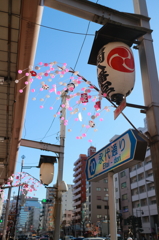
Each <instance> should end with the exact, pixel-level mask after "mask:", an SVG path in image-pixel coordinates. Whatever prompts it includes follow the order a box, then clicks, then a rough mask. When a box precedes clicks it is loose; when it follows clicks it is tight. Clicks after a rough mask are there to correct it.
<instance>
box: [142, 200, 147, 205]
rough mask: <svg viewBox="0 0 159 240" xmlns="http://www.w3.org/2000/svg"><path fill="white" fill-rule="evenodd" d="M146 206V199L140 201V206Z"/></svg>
mask: <svg viewBox="0 0 159 240" xmlns="http://www.w3.org/2000/svg"><path fill="white" fill-rule="evenodd" d="M146 205H147V199H146V198H145V199H141V206H146Z"/></svg>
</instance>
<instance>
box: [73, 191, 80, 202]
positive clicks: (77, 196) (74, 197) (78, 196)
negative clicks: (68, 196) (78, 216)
mask: <svg viewBox="0 0 159 240" xmlns="http://www.w3.org/2000/svg"><path fill="white" fill-rule="evenodd" d="M80 197H81V193H80V194H78V195H76V196H73V201H74V200H76V199H78V198H80Z"/></svg>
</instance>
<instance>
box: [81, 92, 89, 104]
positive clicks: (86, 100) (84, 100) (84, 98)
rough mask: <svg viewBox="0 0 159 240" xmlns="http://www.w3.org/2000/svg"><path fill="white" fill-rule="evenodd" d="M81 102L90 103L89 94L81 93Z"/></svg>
mask: <svg viewBox="0 0 159 240" xmlns="http://www.w3.org/2000/svg"><path fill="white" fill-rule="evenodd" d="M80 100H81V102H82V103H87V102H88V95H87V93H81V99H80Z"/></svg>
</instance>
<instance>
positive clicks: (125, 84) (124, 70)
mask: <svg viewBox="0 0 159 240" xmlns="http://www.w3.org/2000/svg"><path fill="white" fill-rule="evenodd" d="M97 74H98V83H99V86H100V89H101V91H102V94H104V93H106V94H107V96H108V97H110V98H111V100H112V101H114V102H116V103H117V104H120V102H121V101H122V100H123V98H124V97H126V96H128V95H129V94H130V93H131V91H132V90H133V87H134V83H135V65H134V57H133V53H132V50H131V49H130V48H129V46H128V45H126V44H125V43H122V42H110V43H108V44H106V45H105V46H103V47H102V49H100V51H99V53H98V56H97Z"/></svg>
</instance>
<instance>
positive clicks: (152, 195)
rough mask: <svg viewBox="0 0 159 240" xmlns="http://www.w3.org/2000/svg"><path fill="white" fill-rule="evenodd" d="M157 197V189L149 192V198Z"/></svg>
mask: <svg viewBox="0 0 159 240" xmlns="http://www.w3.org/2000/svg"><path fill="white" fill-rule="evenodd" d="M155 195H156V192H155V189H153V190H150V191H148V197H154V196H155Z"/></svg>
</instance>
